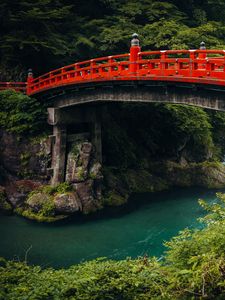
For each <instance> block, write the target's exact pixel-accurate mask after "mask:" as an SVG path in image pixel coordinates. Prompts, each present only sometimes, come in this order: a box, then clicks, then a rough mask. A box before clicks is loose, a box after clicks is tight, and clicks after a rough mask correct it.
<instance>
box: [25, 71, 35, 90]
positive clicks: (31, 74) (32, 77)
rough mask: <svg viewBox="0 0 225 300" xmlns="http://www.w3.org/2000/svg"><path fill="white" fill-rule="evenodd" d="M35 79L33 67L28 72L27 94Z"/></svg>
mask: <svg viewBox="0 0 225 300" xmlns="http://www.w3.org/2000/svg"><path fill="white" fill-rule="evenodd" d="M33 79H34V76H33V72H32V69H29V70H28V73H27V94H28V95H29V92H30V84H31V83H32V81H33Z"/></svg>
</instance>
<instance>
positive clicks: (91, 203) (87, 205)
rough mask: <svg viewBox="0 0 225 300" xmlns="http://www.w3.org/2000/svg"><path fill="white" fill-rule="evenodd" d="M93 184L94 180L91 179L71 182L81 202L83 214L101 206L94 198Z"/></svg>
mask: <svg viewBox="0 0 225 300" xmlns="http://www.w3.org/2000/svg"><path fill="white" fill-rule="evenodd" d="M93 185H94V180H92V179H89V180H86V181H84V182H79V183H74V184H73V187H74V189H75V190H76V192H77V194H78V196H79V198H80V201H81V203H82V211H83V213H85V214H87V213H90V212H94V211H96V210H97V209H99V208H100V207H101V205H100V202H98V201H97V200H96V199H95V198H94V195H93V187H94V186H93Z"/></svg>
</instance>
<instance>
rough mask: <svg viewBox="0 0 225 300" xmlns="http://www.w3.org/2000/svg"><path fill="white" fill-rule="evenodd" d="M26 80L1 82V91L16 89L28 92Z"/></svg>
mask: <svg viewBox="0 0 225 300" xmlns="http://www.w3.org/2000/svg"><path fill="white" fill-rule="evenodd" d="M26 86H27V83H26V82H0V91H2V90H15V91H18V92H23V93H25V92H26Z"/></svg>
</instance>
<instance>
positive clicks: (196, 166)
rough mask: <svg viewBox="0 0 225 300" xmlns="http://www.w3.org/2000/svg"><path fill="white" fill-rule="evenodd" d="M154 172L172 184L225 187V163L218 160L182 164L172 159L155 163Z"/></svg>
mask: <svg viewBox="0 0 225 300" xmlns="http://www.w3.org/2000/svg"><path fill="white" fill-rule="evenodd" d="M153 170H154V173H155V174H157V175H158V176H160V177H162V178H163V179H164V180H166V182H168V184H169V185H171V186H180V187H190V186H198V187H206V188H223V187H225V165H223V164H222V163H218V162H208V161H206V162H202V163H190V164H185V165H181V164H178V163H175V162H172V161H167V162H164V163H158V164H155V165H154V167H153Z"/></svg>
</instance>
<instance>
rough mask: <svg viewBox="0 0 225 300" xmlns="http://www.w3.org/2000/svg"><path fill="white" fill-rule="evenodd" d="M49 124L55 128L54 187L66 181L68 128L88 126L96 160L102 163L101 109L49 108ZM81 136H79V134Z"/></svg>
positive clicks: (53, 139) (53, 155)
mask: <svg viewBox="0 0 225 300" xmlns="http://www.w3.org/2000/svg"><path fill="white" fill-rule="evenodd" d="M48 123H49V124H50V125H52V126H53V135H52V136H51V139H52V165H51V172H52V181H51V184H52V185H57V184H59V183H62V182H64V181H65V178H66V155H67V142H68V137H67V127H68V126H70V127H71V126H74V127H76V126H78V125H79V124H84V123H86V124H88V127H89V128H90V132H89V133H90V139H91V140H90V142H91V143H92V144H93V146H94V151H95V158H96V160H97V161H98V162H100V163H102V139H101V108H99V109H98V108H97V107H88V108H84V107H82V108H77V107H74V108H73V107H70V109H59V108H53V107H50V108H48ZM78 135H79V134H78Z"/></svg>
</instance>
